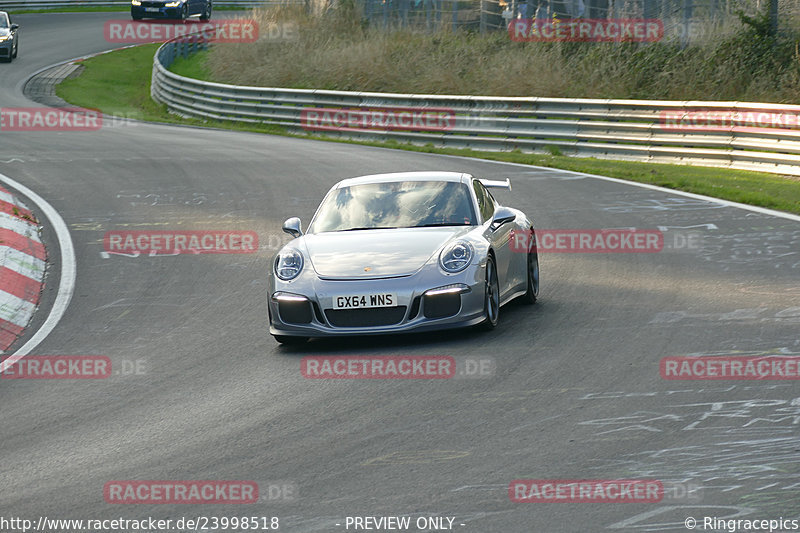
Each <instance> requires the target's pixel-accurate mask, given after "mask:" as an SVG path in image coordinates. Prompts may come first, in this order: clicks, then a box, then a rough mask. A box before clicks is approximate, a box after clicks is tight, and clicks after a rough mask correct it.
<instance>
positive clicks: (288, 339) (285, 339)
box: [273, 335, 308, 346]
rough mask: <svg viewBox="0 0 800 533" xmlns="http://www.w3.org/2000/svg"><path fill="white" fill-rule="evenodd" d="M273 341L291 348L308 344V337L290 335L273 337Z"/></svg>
mask: <svg viewBox="0 0 800 533" xmlns="http://www.w3.org/2000/svg"><path fill="white" fill-rule="evenodd" d="M273 337H275V340H276V341H278V342H279V343H281V344H286V345H287V346H293V345H298V344H305V343H307V342H308V337H292V336H290V335H273Z"/></svg>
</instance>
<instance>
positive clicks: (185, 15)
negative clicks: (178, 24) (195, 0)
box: [180, 2, 189, 21]
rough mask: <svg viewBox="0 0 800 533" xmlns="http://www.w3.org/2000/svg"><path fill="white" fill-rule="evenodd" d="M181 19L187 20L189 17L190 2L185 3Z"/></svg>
mask: <svg viewBox="0 0 800 533" xmlns="http://www.w3.org/2000/svg"><path fill="white" fill-rule="evenodd" d="M180 17H181V20H183V21H185V20H186V19H188V18H189V4H188V2H184V3H183V9H181V15H180Z"/></svg>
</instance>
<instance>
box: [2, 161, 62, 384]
mask: <svg viewBox="0 0 800 533" xmlns="http://www.w3.org/2000/svg"><path fill="white" fill-rule="evenodd" d="M0 181H2V182H5V183H7V184H8V185H9V186H10V187H11V188H12V189H16V190H17V191H19V193H20V194H21V195H22V196H25V197H26V198H29V199H30V200H31V201H32V202H33V203H34V204H36V207H37V208H38V209H39V210H40V211H41V212H42V213H43V214H44V216H45V217H46V218H47V219H48V220H49V221H50V225H51V226H52V228H53V230H54V231H55V232H56V237H57V238H58V246H59V248H60V249H61V279H60V282H59V286H58V293H57V294H56V299H55V302H53V308H52V309H51V310H50V314H49V315H48V317H47V319H46V320H45V321H44V323H43V324H42V325H41V327H40V328H39V329H38V330H37V331H36V333H34V334H33V337H31V338H30V339H28V342H26V343H25V344H24V345H23V346H22V347H21V348H19V349H18V350H17V351H16V352H14V354H13V355H11V356H10V357H9V358H8V359H6V360H5V361H4V362H3V364H2V365H0V372H2V371H3V370H5V369H6V368H8V367H9V366H11V365H13V364H14V363H15V362H17V361H19V360H20V359H22V358H23V357H25V356H26V355H28V354H29V353H31V351H33V349H34V348H36V347H37V346H38V345H39V344H40V343H41V342H42V341H43V340H45V339H46V338H47V336H48V335H49V334H50V332H51V331H53V329H55V327H56V325H58V322H59V321H60V320H61V317H63V316H64V313H65V312H66V311H67V307H68V306H69V302H70V300H71V299H72V294H73V293H74V292H75V275H76V264H75V248H74V246H73V245H72V238H71V237H70V235H69V229H68V228H67V223H66V222H64V219H63V218H61V215H59V214H58V211H56V210H55V208H54V207H53V206H51V205H50V204H49V203H47V201H46V200H45V199H44V198H42V197H41V196H39V195H38V194H36V193H35V192H33V191H32V190H30V189H29V188H27V187H26V186H24V185H23V184H21V183H19V182H17V181H16V180H13V179H11V178H9V177H8V176H6V175H5V174H0Z"/></svg>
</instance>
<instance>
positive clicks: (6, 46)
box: [0, 39, 14, 58]
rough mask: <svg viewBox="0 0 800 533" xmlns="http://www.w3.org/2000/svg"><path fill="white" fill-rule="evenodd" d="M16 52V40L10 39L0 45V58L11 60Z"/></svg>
mask: <svg viewBox="0 0 800 533" xmlns="http://www.w3.org/2000/svg"><path fill="white" fill-rule="evenodd" d="M13 51H14V40H13V39H9V40H7V41H3V42H1V43H0V57H2V58H9V57H11V54H12V53H13Z"/></svg>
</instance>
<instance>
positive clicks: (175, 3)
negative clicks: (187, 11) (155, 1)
mask: <svg viewBox="0 0 800 533" xmlns="http://www.w3.org/2000/svg"><path fill="white" fill-rule="evenodd" d="M179 5H181V2H180V0H176V1H175V2H168V3H166V4H164V7H178V6H179Z"/></svg>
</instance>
